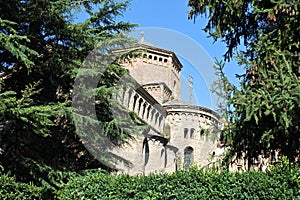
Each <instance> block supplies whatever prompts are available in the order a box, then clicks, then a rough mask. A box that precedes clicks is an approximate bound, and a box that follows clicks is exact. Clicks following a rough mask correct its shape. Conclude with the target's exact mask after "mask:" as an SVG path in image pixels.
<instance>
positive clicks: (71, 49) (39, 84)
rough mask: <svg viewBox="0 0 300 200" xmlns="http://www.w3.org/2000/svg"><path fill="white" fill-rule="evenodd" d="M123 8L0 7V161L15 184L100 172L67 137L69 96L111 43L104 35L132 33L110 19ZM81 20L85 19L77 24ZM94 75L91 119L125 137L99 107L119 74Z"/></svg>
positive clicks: (94, 0) (114, 68) (48, 2)
mask: <svg viewBox="0 0 300 200" xmlns="http://www.w3.org/2000/svg"><path fill="white" fill-rule="evenodd" d="M127 6H128V2H127V1H125V2H115V1H112V0H90V1H83V0H78V1H73V0H58V1H57V0H55V1H54V0H37V1H32V0H24V1H20V0H11V1H4V0H1V1H0V63H1V64H0V72H1V74H0V76H1V78H0V92H1V93H0V101H1V105H0V150H1V151H0V154H1V155H0V162H1V163H2V165H3V166H4V168H5V170H6V171H10V172H11V173H12V174H13V175H15V176H16V177H17V178H18V179H19V180H24V181H28V180H34V181H41V180H44V181H48V182H51V181H49V179H50V178H51V177H50V176H52V179H58V181H60V180H59V179H61V178H62V177H59V176H57V177H55V178H53V177H54V175H53V174H52V175H51V174H50V175H49V174H48V173H49V170H54V171H55V170H70V171H78V170H82V169H89V168H95V167H104V166H103V165H102V164H101V163H100V162H98V161H97V160H96V159H95V157H94V156H92V155H91V154H90V153H89V152H88V151H87V150H86V148H85V147H84V146H83V144H82V142H81V140H80V138H79V137H78V135H76V133H75V127H74V122H73V118H72V115H71V105H72V104H71V102H72V91H73V85H74V80H75V77H76V76H77V74H78V70H79V68H80V67H81V65H82V62H83V61H84V60H85V58H86V57H87V56H88V55H89V54H90V53H91V52H92V51H93V50H94V49H95V48H96V47H97V45H98V44H99V43H103V42H104V41H105V42H106V43H111V44H115V43H116V44H118V42H116V41H113V40H112V38H113V37H112V36H114V35H116V34H119V33H122V32H126V31H129V30H130V29H132V28H133V27H134V25H132V24H130V23H127V22H122V21H117V18H118V17H120V16H122V13H123V12H124V11H125V10H126V7H127ZM81 14H84V15H87V17H85V20H83V21H82V22H77V21H78V19H79V16H80V15H81ZM115 40H116V39H115ZM123 40H124V38H123ZM127 40H128V38H127ZM96 73H101V75H103V77H105V78H103V79H102V80H101V81H100V82H99V83H98V90H97V95H96V97H97V98H98V100H99V103H98V104H97V112H98V113H99V115H100V116H99V117H98V118H99V120H100V122H101V124H102V126H103V127H108V128H107V131H106V133H107V134H110V135H111V138H114V139H118V138H119V139H124V137H125V136H126V135H127V136H128V134H125V135H124V134H123V136H122V130H115V129H114V127H116V126H117V125H116V123H117V122H116V121H115V120H114V119H113V118H112V116H111V113H110V111H109V108H108V107H107V106H106V105H108V104H110V103H112V101H111V100H110V99H109V96H110V95H111V94H112V92H113V89H112V88H113V85H114V83H115V82H116V81H117V80H118V77H120V76H122V75H123V74H124V73H125V70H124V69H123V68H121V67H120V66H119V65H118V64H116V63H111V64H110V65H109V67H108V69H107V70H106V71H105V72H103V71H100V72H96ZM112 135H113V136H112ZM47 165H48V167H47Z"/></svg>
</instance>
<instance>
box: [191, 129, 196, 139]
mask: <svg viewBox="0 0 300 200" xmlns="http://www.w3.org/2000/svg"><path fill="white" fill-rule="evenodd" d="M194 137H195V129H194V128H191V133H190V138H191V139H194Z"/></svg>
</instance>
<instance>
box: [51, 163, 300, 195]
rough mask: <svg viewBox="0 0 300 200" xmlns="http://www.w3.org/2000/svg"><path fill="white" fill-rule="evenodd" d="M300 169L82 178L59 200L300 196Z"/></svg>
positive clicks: (71, 183)
mask: <svg viewBox="0 0 300 200" xmlns="http://www.w3.org/2000/svg"><path fill="white" fill-rule="evenodd" d="M299 177H300V169H299V168H290V167H287V168H284V167H282V166H281V167H278V168H275V169H274V170H272V171H271V172H268V173H263V172H254V171H249V172H245V173H230V172H227V171H223V172H221V173H218V172H215V171H204V170H198V169H195V168H193V169H190V170H188V171H178V172H176V173H173V174H171V175H167V174H160V175H150V176H145V177H143V176H139V177H136V176H135V177H131V176H122V175H118V176H113V175H105V174H103V173H101V172H97V173H93V174H90V175H87V176H83V177H78V178H75V179H73V180H71V181H70V182H68V183H67V184H66V185H64V187H63V188H62V189H61V190H60V191H58V193H57V195H58V198H59V199H179V200H182V199H251V200H252V199H300V180H299Z"/></svg>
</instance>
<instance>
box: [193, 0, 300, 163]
mask: <svg viewBox="0 0 300 200" xmlns="http://www.w3.org/2000/svg"><path fill="white" fill-rule="evenodd" d="M189 6H190V7H191V10H190V12H189V18H190V19H194V20H196V18H197V16H198V15H205V16H207V17H208V22H207V24H206V26H205V28H204V30H205V31H206V32H208V33H209V35H210V36H211V37H212V38H213V39H214V40H215V41H216V40H221V41H222V42H224V43H225V44H226V45H227V51H226V52H225V54H224V59H225V61H226V60H230V59H232V58H235V59H236V60H237V61H238V63H239V65H240V66H242V67H244V69H245V73H244V74H241V75H237V77H238V78H239V79H240V85H239V86H234V85H232V84H231V83H230V82H229V81H228V79H227V78H226V76H225V74H224V72H223V68H224V64H225V63H224V62H217V69H218V72H217V73H218V74H219V75H220V80H221V86H222V90H223V92H224V97H225V98H226V101H227V105H226V109H225V117H226V120H227V123H228V124H227V126H226V128H225V129H224V131H223V132H224V140H226V141H227V144H228V145H230V146H231V151H230V153H231V154H230V155H231V156H232V155H233V154H236V153H237V154H238V155H240V156H241V155H242V154H241V153H242V152H243V153H246V155H245V156H246V157H247V158H248V159H249V161H250V162H249V164H251V161H252V158H257V157H258V156H259V155H262V154H263V155H266V156H269V155H271V156H272V155H273V154H274V153H275V152H278V153H279V155H281V156H283V155H284V156H287V157H288V158H289V159H290V160H291V161H298V162H299V156H300V115H299V113H300V107H299V102H300V67H299V66H300V56H299V50H300V49H299V48H300V46H299V45H300V36H299V31H300V26H299V19H300V18H299V15H300V14H299V11H300V3H299V2H298V1H272V0H268V1H254V0H243V1H235V0H228V1H211V0H199V1H196V0H190V1H189ZM240 47H243V48H240Z"/></svg>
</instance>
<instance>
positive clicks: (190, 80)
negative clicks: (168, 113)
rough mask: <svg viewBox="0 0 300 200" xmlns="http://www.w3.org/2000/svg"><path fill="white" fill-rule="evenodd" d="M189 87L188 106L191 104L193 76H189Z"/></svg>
mask: <svg viewBox="0 0 300 200" xmlns="http://www.w3.org/2000/svg"><path fill="white" fill-rule="evenodd" d="M189 78H190V79H189V86H190V104H192V100H193V76H192V75H189Z"/></svg>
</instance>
